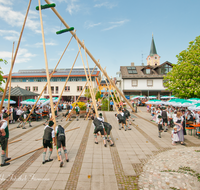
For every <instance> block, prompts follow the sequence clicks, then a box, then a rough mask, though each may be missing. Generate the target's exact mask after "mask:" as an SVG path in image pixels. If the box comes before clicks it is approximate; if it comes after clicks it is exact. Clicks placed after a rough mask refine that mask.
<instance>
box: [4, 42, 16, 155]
mask: <svg viewBox="0 0 200 190" xmlns="http://www.w3.org/2000/svg"><path fill="white" fill-rule="evenodd" d="M14 46H15V42H13V47H12V57H11V63H13V52H14ZM9 80H10V82H9V93H8V113H9V114H10V92H11V80H12V72H11V74H10V79H9ZM7 125H8V130H9V120H8V122H7ZM8 144H9V143H7V148H6V157H8Z"/></svg>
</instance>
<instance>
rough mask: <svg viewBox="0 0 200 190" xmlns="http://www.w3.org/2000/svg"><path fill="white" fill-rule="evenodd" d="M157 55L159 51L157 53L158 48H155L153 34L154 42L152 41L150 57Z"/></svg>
mask: <svg viewBox="0 0 200 190" xmlns="http://www.w3.org/2000/svg"><path fill="white" fill-rule="evenodd" d="M155 54H157V51H156V46H155V43H154V39H153V34H152V41H151V49H150V54H149V55H150V56H153V55H155Z"/></svg>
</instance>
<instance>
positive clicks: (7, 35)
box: [0, 30, 19, 41]
mask: <svg viewBox="0 0 200 190" xmlns="http://www.w3.org/2000/svg"><path fill="white" fill-rule="evenodd" d="M0 36H3V38H4V39H6V40H9V41H18V38H19V32H17V31H15V30H0Z"/></svg>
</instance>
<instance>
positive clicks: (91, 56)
mask: <svg viewBox="0 0 200 190" xmlns="http://www.w3.org/2000/svg"><path fill="white" fill-rule="evenodd" d="M45 1H46V3H47V4H51V3H50V2H49V0H45ZM51 9H52V10H53V12H54V13H55V14H56V15H57V17H58V18H59V19H60V20H61V22H62V23H63V24H64V26H65V27H66V28H67V29H69V28H70V27H69V25H68V24H67V23H66V22H65V20H64V19H63V18H62V17H61V16H60V14H59V13H58V11H57V10H56V9H55V8H54V7H51ZM70 33H71V34H72V35H73V36H74V38H75V39H76V40H77V42H78V43H79V44H80V45H81V47H82V48H84V44H83V43H82V42H81V41H80V39H79V38H78V37H77V35H76V34H75V33H74V32H73V31H70ZM85 51H86V52H87V54H88V55H89V57H90V58H91V59H92V61H93V62H94V63H95V64H96V65H97V67H98V68H99V69H100V70H101V72H102V73H104V75H105V76H106V78H107V79H108V80H109V82H110V83H111V84H112V85H113V87H114V88H115V89H116V90H117V91H118V92H119V94H120V95H121V96H122V97H123V99H124V100H125V101H126V103H127V104H128V105H129V106H130V108H131V109H132V110H133V111H134V108H133V106H132V105H131V103H130V102H129V101H128V100H127V99H126V97H125V96H124V94H123V93H122V92H121V91H120V90H119V89H118V88H117V86H116V85H115V84H114V82H112V81H111V79H110V77H109V76H108V74H107V73H106V72H105V71H104V70H103V69H102V67H101V65H100V64H99V63H98V62H97V60H96V59H95V58H94V57H93V55H92V54H91V53H90V52H89V50H88V49H87V48H85Z"/></svg>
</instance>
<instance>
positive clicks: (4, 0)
mask: <svg viewBox="0 0 200 190" xmlns="http://www.w3.org/2000/svg"><path fill="white" fill-rule="evenodd" d="M0 3H2V4H4V5H12V2H11V1H10V0H0Z"/></svg>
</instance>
